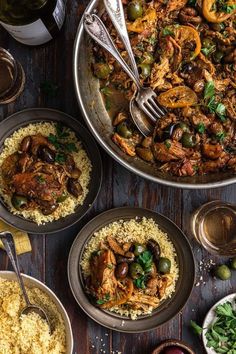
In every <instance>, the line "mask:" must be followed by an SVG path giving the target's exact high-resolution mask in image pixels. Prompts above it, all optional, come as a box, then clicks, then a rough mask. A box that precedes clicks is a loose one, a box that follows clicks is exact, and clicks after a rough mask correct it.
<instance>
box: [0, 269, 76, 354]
mask: <svg viewBox="0 0 236 354" xmlns="http://www.w3.org/2000/svg"><path fill="white" fill-rule="evenodd" d="M0 278H3V279H6V280H10V281H13V280H14V281H17V277H16V273H15V272H11V271H7V270H1V271H0ZM22 278H23V281H24V284H25V285H26V286H27V287H29V288H38V289H40V290H41V291H43V292H44V293H46V294H47V295H48V296H49V297H50V299H51V300H52V301H53V302H54V304H55V305H56V307H57V310H58V312H59V313H60V314H61V316H62V318H63V321H64V324H65V331H66V352H65V354H72V353H73V346H74V341H73V332H72V328H71V324H70V319H69V316H68V314H67V312H66V310H65V308H64V306H63V305H62V303H61V301H60V300H59V299H58V297H57V296H56V295H55V294H54V292H53V291H52V290H51V289H49V287H47V286H46V285H45V284H44V283H42V282H41V281H39V280H37V279H35V278H33V277H30V276H29V275H26V274H22Z"/></svg>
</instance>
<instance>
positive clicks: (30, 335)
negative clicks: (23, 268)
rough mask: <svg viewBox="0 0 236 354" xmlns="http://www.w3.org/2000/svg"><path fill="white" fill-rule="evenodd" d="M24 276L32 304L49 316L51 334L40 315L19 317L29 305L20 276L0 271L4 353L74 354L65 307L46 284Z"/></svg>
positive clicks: (1, 349)
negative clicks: (19, 282) (19, 279)
mask: <svg viewBox="0 0 236 354" xmlns="http://www.w3.org/2000/svg"><path fill="white" fill-rule="evenodd" d="M22 276H23V281H24V284H25V286H26V291H27V294H28V296H29V299H30V301H31V302H32V303H33V304H38V305H39V306H41V307H42V308H43V309H44V310H45V311H46V312H47V314H48V317H49V322H50V328H51V332H50V330H49V327H48V324H47V323H46V322H45V320H43V319H41V318H40V317H39V316H38V315H37V314H34V313H31V314H27V315H22V316H19V314H20V313H21V311H22V309H23V308H24V307H25V303H24V299H23V296H22V294H21V290H20V287H19V285H18V282H17V278H16V274H15V273H14V272H11V271H0V313H1V316H0V328H1V338H0V353H3V354H14V353H16V352H17V353H18V352H19V353H22V354H26V353H27V354H36V353H47V354H72V352H73V334H72V328H71V324H70V319H69V317H68V315H67V312H66V310H65V308H64V307H63V305H62V303H61V302H60V300H59V299H58V298H57V296H56V295H55V294H54V293H53V292H52V291H51V290H50V289H49V288H48V287H47V286H46V285H45V284H43V283H42V282H40V281H39V280H37V279H35V278H32V277H30V276H28V275H25V274H22Z"/></svg>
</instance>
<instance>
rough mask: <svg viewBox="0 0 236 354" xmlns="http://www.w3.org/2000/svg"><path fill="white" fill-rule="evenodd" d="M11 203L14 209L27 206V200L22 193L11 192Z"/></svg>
mask: <svg viewBox="0 0 236 354" xmlns="http://www.w3.org/2000/svg"><path fill="white" fill-rule="evenodd" d="M11 203H12V205H13V206H14V208H15V209H17V210H22V209H24V208H25V207H26V206H27V204H28V200H27V198H26V197H23V196H22V195H17V194H13V196H12V198H11Z"/></svg>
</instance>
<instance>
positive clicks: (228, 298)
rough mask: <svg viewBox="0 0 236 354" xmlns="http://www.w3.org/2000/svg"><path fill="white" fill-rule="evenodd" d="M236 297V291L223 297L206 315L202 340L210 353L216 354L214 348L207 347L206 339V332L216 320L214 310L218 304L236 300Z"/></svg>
mask: <svg viewBox="0 0 236 354" xmlns="http://www.w3.org/2000/svg"><path fill="white" fill-rule="evenodd" d="M235 298H236V293H233V294H230V295H227V296H225V297H223V298H222V299H221V300H219V301H218V302H217V303H216V304H215V305H214V306H212V308H211V309H210V310H209V311H208V313H207V314H206V317H205V319H204V322H203V325H202V328H203V331H202V340H203V344H204V348H205V350H206V352H207V353H208V354H216V352H215V350H214V349H212V348H209V347H207V339H206V333H207V330H208V327H209V325H210V324H211V323H212V322H213V321H214V318H215V312H214V310H215V308H216V307H217V306H218V305H220V304H223V303H225V302H227V301H228V302H233V300H235Z"/></svg>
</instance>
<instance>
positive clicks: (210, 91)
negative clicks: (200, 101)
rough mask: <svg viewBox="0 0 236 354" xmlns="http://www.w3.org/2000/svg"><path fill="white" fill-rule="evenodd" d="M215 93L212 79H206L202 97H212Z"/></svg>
mask: <svg viewBox="0 0 236 354" xmlns="http://www.w3.org/2000/svg"><path fill="white" fill-rule="evenodd" d="M214 95H215V85H214V82H213V81H208V82H207V83H206V85H205V88H204V99H205V100H206V99H209V98H212V97H213V96H214Z"/></svg>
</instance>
